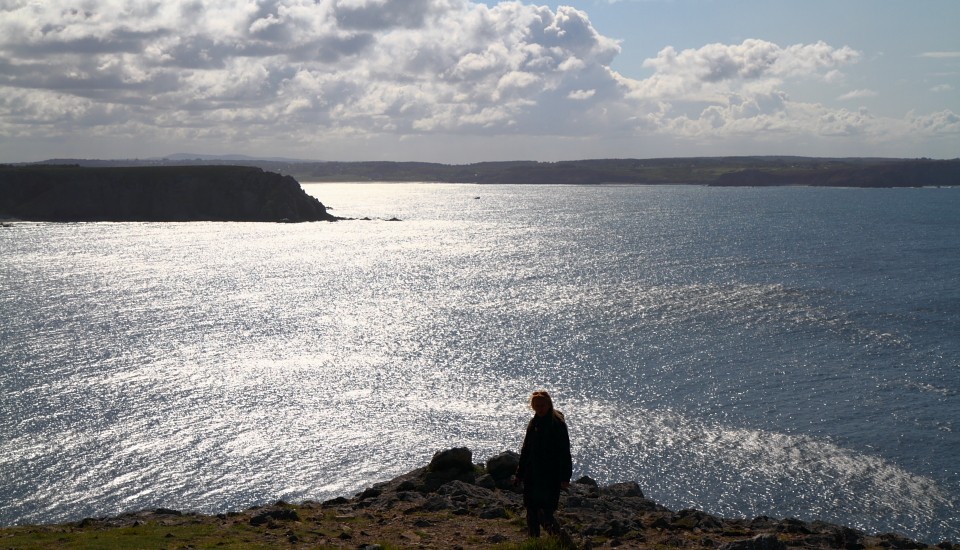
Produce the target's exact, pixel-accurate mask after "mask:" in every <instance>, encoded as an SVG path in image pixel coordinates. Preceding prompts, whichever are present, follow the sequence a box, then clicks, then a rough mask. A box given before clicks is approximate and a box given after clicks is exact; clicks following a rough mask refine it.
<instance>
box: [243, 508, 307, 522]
mask: <svg viewBox="0 0 960 550" xmlns="http://www.w3.org/2000/svg"><path fill="white" fill-rule="evenodd" d="M274 520H277V521H300V514H298V513H297V511H296V510H289V509H281V510H270V511H267V512H262V513H260V514H257V515H255V516H253V517H252V518H250V525H263V524H265V523H270V522H271V521H274Z"/></svg>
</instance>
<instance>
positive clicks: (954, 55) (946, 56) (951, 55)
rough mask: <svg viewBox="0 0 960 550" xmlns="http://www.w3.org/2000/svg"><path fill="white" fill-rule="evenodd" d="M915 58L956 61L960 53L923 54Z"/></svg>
mask: <svg viewBox="0 0 960 550" xmlns="http://www.w3.org/2000/svg"><path fill="white" fill-rule="evenodd" d="M917 57H926V58H930V59H957V58H960V51H944V52H923V53H921V54H920V55H918V56H917Z"/></svg>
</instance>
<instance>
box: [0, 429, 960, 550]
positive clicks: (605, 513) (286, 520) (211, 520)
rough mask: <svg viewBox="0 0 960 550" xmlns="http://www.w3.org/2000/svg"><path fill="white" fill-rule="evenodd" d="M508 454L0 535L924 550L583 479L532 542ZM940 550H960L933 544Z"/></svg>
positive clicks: (256, 542) (240, 544)
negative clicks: (353, 483) (231, 508)
mask: <svg viewBox="0 0 960 550" xmlns="http://www.w3.org/2000/svg"><path fill="white" fill-rule="evenodd" d="M517 460H518V456H517V455H516V453H513V452H511V451H504V452H503V453H501V454H499V455H497V456H494V457H491V458H489V459H487V460H486V461H485V462H484V463H483V464H474V463H473V454H472V452H471V451H470V450H469V449H467V448H463V447H461V448H454V449H448V450H444V451H439V452H437V453H436V454H434V456H433V459H432V460H431V462H430V463H429V464H428V465H426V466H423V467H420V468H417V469H414V470H412V471H410V472H408V473H406V474H403V475H401V476H398V477H396V478H393V479H391V480H389V481H385V482H382V483H378V484H375V485H373V486H372V487H368V488H366V489H364V490H363V491H361V492H359V493H357V494H356V495H354V496H353V497H351V498H347V497H338V498H335V499H332V500H328V501H325V502H312V501H306V502H302V503H297V504H292V503H287V502H282V501H278V502H276V503H274V504H272V505H269V506H257V507H252V508H249V509H247V510H244V511H242V512H227V513H220V514H215V515H213V514H210V515H206V514H198V513H192V512H182V511H179V510H172V509H166V508H159V509H155V510H146V511H140V512H131V513H126V514H121V515H119V516H115V517H107V518H86V519H83V520H81V521H77V522H71V523H66V524H60V525H24V526H14V527H4V528H0V546H2V547H5V548H18V549H32V548H60V547H67V548H71V547H98V546H109V547H123V548H127V547H138V548H274V547H277V548H365V549H370V550H375V549H381V550H383V549H386V548H437V549H458V548H459V549H463V550H466V549H474V548H476V549H479V548H501V549H503V550H510V549H514V548H577V549H581V548H625V549H627V548H637V549H640V548H690V549H720V550H750V549H784V550H785V549H786V548H789V547H802V548H837V549H849V550H854V549H868V548H928V547H931V545H930V544H928V543H924V542H920V541H916V540H911V539H909V538H908V537H905V536H903V535H900V534H896V533H879V534H868V533H864V532H862V531H859V530H856V529H853V528H850V527H846V526H842V525H836V524H831V523H826V522H821V521H801V520H798V519H793V518H784V519H778V518H771V517H767V516H760V517H756V518H719V517H716V516H712V515H710V514H707V513H704V512H702V511H699V510H695V509H685V510H680V511H673V510H670V509H668V508H666V507H664V506H662V505H660V504H658V503H656V502H654V501H653V500H650V499H648V498H646V497H645V496H644V494H643V490H642V488H641V487H640V486H639V485H638V484H637V483H636V482H623V483H616V484H612V485H607V486H599V485H597V483H596V482H594V481H593V480H591V479H589V478H586V477H584V478H580V479H578V480H576V481H575V482H574V483H572V484H571V486H570V489H569V490H568V491H567V492H565V493H564V494H563V496H562V497H561V501H560V509H559V511H558V513H557V517H558V519H559V520H560V522H561V524H562V525H563V527H564V530H565V535H564V536H561V537H559V538H558V537H545V539H542V540H541V541H540V543H537V544H534V542H533V541H532V540H531V539H528V538H527V537H526V535H525V520H524V515H525V511H524V509H523V504H522V497H521V495H520V493H519V492H518V489H517V488H516V487H514V486H513V484H512V483H511V479H510V477H511V475H512V473H513V471H514V470H515V468H516V462H517ZM935 544H936V547H937V548H942V549H944V550H955V549H960V544H957V543H954V542H948V541H943V542H939V543H935Z"/></svg>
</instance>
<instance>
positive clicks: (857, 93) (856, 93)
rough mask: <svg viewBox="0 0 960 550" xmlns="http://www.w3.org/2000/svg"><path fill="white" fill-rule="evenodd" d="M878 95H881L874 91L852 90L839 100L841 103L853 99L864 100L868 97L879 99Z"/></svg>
mask: <svg viewBox="0 0 960 550" xmlns="http://www.w3.org/2000/svg"><path fill="white" fill-rule="evenodd" d="M878 95H880V94H878V93H877V92H875V91H873V90H852V91H849V92H847V93H845V94H843V95H841V96H840V97H838V98H837V99H838V100H840V101H849V100H851V99H864V98H868V97H877V96H878Z"/></svg>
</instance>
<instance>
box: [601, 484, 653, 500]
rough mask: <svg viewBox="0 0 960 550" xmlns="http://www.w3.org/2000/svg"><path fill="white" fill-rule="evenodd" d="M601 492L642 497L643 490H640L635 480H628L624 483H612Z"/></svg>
mask: <svg viewBox="0 0 960 550" xmlns="http://www.w3.org/2000/svg"><path fill="white" fill-rule="evenodd" d="M603 494H605V495H613V496H620V497H639V498H643V491H641V490H640V485H638V484H637V482H636V481H628V482H625V483H614V484H613V485H610V486H608V487H605V488H604V489H603Z"/></svg>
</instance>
